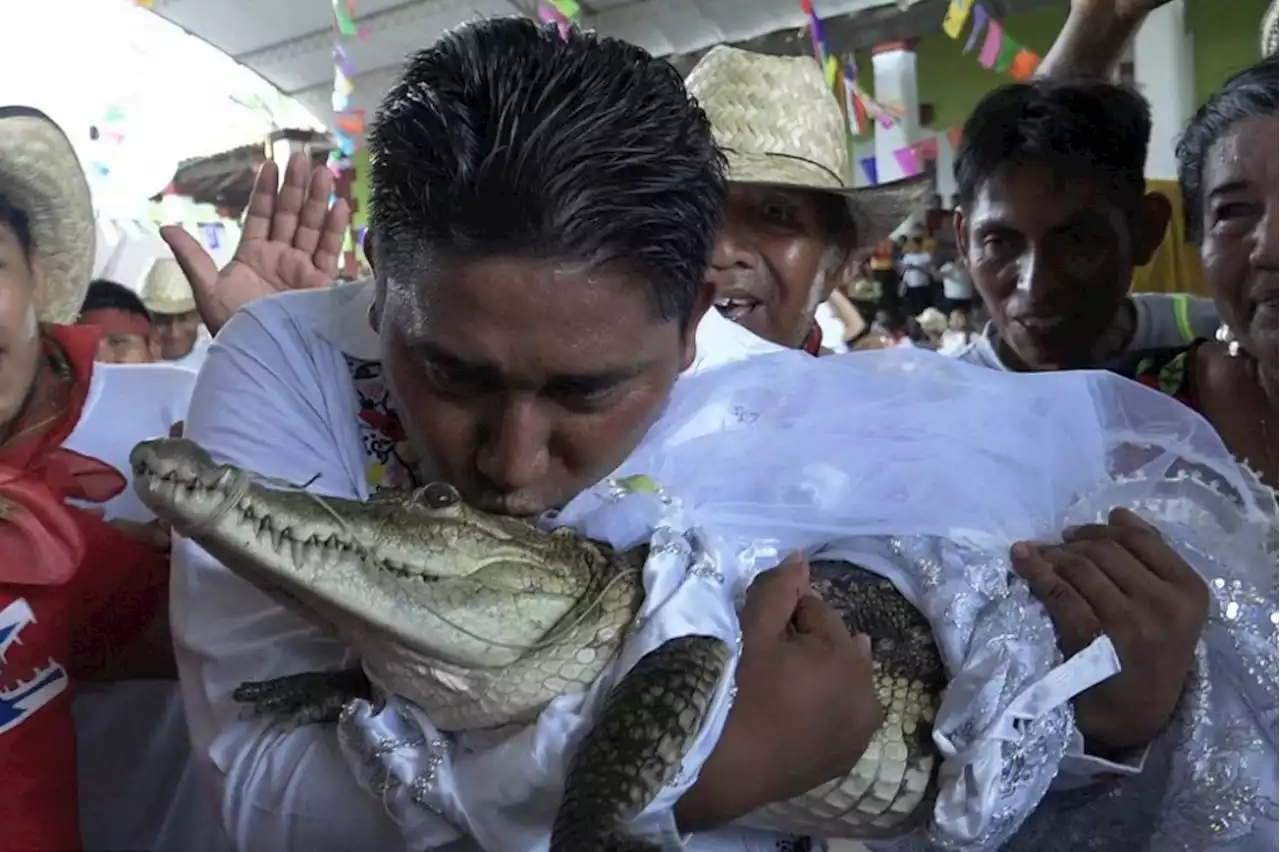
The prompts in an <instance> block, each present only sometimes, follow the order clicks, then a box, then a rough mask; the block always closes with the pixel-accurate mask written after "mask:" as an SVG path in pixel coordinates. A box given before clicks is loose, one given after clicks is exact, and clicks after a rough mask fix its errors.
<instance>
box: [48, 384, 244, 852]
mask: <svg viewBox="0 0 1280 852" xmlns="http://www.w3.org/2000/svg"><path fill="white" fill-rule="evenodd" d="M195 379H196V377H195V373H194V372H193V371H192V370H190V369H183V368H181V367H175V366H171V365H169V364H101V363H99V364H95V365H94V370H93V380H92V382H91V383H90V385H89V396H88V399H87V400H86V401H85V407H84V412H83V414H82V415H81V417H80V423H79V424H78V425H77V426H76V429H75V431H74V432H72V433H71V435H70V436H69V437H68V438H67V440H66V442H65V443H64V446H66V447H67V448H68V449H72V450H75V451H76V452H79V453H83V454H85V455H87V456H92V457H94V458H97V459H100V460H101V461H104V462H106V463H107V464H110V465H111V466H112V467H114V468H116V469H117V470H119V471H120V472H121V473H122V474H123V475H124V477H125V479H126V480H129V485H128V486H127V487H126V488H125V490H124V491H123V492H121V493H120V494H118V495H116V496H115V497H113V498H111V500H109V501H107V503H106V504H105V505H104V506H103V508H104V509H105V511H106V517H107V518H108V519H113V518H120V519H125V520H130V521H139V522H145V521H149V520H151V519H152V517H153V516H152V514H151V512H150V511H148V510H147V508H146V507H145V506H143V505H142V503H141V501H139V500H138V498H137V496H136V495H135V494H134V492H133V487H132V479H133V476H132V468H131V467H130V465H129V453H130V451H132V450H133V448H134V446H135V445H137V444H138V443H139V442H141V441H144V440H146V439H148V438H155V437H163V436H165V435H168V434H169V428H170V427H171V426H172V425H173V424H174V423H177V422H179V421H181V420H183V419H184V418H185V417H186V412H187V404H188V403H189V402H190V399H191V390H192V387H193V386H194V385H195ZM72 712H73V715H74V716H75V720H76V741H77V746H76V748H77V752H78V767H77V768H78V773H79V807H80V828H81V833H82V835H83V837H84V848H85V849H86V850H90V852H102V850H131V852H132V850H138V852H142V850H146V852H230V850H231V844H230V842H229V841H228V840H227V837H226V833H225V832H224V831H223V829H222V823H221V820H220V819H218V816H217V813H216V811H215V809H214V806H213V798H212V796H211V795H210V791H209V788H208V786H207V785H206V784H205V783H204V779H203V778H201V777H199V775H198V774H197V768H196V763H195V759H194V755H193V754H192V751H191V744H190V738H189V737H188V736H187V723H186V719H185V718H184V716H183V712H182V700H181V692H180V691H179V689H178V685H177V684H176V683H173V682H171V681H143V680H138V681H122V682H119V683H113V684H83V685H81V686H80V687H79V692H78V694H77V696H76V699H75V701H74V702H73V704H72Z"/></svg>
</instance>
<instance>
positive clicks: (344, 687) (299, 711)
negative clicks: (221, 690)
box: [231, 667, 374, 725]
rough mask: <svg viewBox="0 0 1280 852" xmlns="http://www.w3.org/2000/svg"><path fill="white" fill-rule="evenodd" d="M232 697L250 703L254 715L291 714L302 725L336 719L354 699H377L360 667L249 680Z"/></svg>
mask: <svg viewBox="0 0 1280 852" xmlns="http://www.w3.org/2000/svg"><path fill="white" fill-rule="evenodd" d="M231 697H232V698H233V699H235V700H236V701H237V702H239V703H240V704H244V705H246V706H247V707H248V708H249V711H250V715H252V716H289V717H291V718H292V719H293V721H294V722H296V723H297V724H299V725H319V724H324V723H326V722H336V721H338V716H339V715H340V714H341V713H342V708H343V707H344V706H345V705H346V703H347V702H348V701H350V700H352V699H353V698H363V699H365V700H366V701H372V700H374V694H373V686H372V685H371V684H370V683H369V678H368V677H366V676H365V673H364V670H363V669H361V668H358V667H357V668H353V669H341V670H338V671H327V672H303V673H302V674H296V675H286V676H285V677H277V678H272V679H271V680H258V681H249V682H247V683H242V684H240V686H238V687H237V688H236V691H235V692H234V693H232V696H231Z"/></svg>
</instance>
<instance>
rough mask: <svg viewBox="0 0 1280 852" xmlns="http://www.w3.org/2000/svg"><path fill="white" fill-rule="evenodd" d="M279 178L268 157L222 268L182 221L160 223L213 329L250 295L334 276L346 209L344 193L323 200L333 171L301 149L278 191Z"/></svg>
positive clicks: (325, 283)
mask: <svg viewBox="0 0 1280 852" xmlns="http://www.w3.org/2000/svg"><path fill="white" fill-rule="evenodd" d="M277 185H280V184H279V178H278V172H277V169H276V164H275V163H273V162H272V161H270V160H267V161H266V162H264V163H263V164H262V166H261V167H260V168H259V169H258V175H257V177H256V178H255V179H254V182H253V192H252V194H251V195H250V198H249V211H248V213H247V214H246V216H245V220H244V228H243V229H242V230H241V234H240V244H239V245H237V246H236V253H235V256H234V257H233V258H232V259H231V262H230V263H228V264H227V265H226V266H225V267H223V269H222V270H221V271H219V270H218V267H217V265H216V264H215V263H214V262H213V258H212V257H210V256H209V253H208V252H207V251H205V250H204V247H203V246H201V245H200V243H199V242H197V241H196V240H195V238H194V237H192V236H191V235H190V234H188V233H187V232H186V231H185V230H183V229H182V228H181V227H178V226H176V225H169V226H166V227H164V228H161V229H160V236H162V237H163V238H164V241H165V242H166V243H168V245H169V248H170V250H172V251H173V256H174V258H175V259H177V261H178V264H179V265H180V266H181V267H182V271H183V272H185V273H186V275H187V280H188V281H190V282H191V290H192V292H193V293H194V294H195V298H196V307H197V308H198V309H199V311H200V318H201V319H202V320H204V324H205V325H206V326H207V327H208V329H209V332H210V333H211V334H217V333H218V331H219V329H221V328H222V326H223V325H225V324H226V322H227V320H229V319H231V315H232V314H234V313H235V312H236V311H238V310H239V309H240V308H241V307H243V306H244V305H246V304H248V303H249V302H252V301H254V300H256V299H261V298H262V297H264V296H270V295H272V294H273V293H282V292H284V291H286V290H306V289H310V288H313V287H328V286H329V285H330V284H332V283H333V282H334V279H336V278H337V275H338V262H339V260H340V259H341V256H342V243H343V239H344V238H345V236H346V232H347V228H348V226H349V225H350V223H351V211H350V209H349V208H348V207H347V202H346V201H345V200H342V199H339V200H338V202H337V203H336V204H334V205H333V207H330V206H329V198H330V196H331V194H332V193H333V175H332V174H331V173H330V172H329V170H328V169H326V168H324V167H323V166H320V167H318V168H316V169H314V170H313V169H312V168H311V164H310V163H309V162H308V160H307V156H306V155H305V154H300V153H299V154H294V155H293V156H291V157H290V158H289V164H288V166H286V167H285V172H284V183H283V184H282V185H280V189H279V191H278V192H277V191H276V186H277Z"/></svg>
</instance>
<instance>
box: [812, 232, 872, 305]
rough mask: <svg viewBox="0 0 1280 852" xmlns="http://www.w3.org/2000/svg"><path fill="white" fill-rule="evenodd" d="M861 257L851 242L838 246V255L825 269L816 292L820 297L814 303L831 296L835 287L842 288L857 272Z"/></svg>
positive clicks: (823, 300)
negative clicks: (820, 288)
mask: <svg viewBox="0 0 1280 852" xmlns="http://www.w3.org/2000/svg"><path fill="white" fill-rule="evenodd" d="M860 261H861V257H860V256H859V254H858V252H857V251H855V250H854V246H853V245H852V244H848V245H841V246H840V257H839V260H837V261H836V262H835V263H834V264H832V265H831V268H830V269H828V270H827V272H826V275H825V276H824V277H823V282H822V291H821V292H820V293H819V294H818V295H819V296H821V297H822V298H820V299H818V300H817V302H815V304H819V305H820V304H822V303H823V302H825V301H826V300H827V299H829V298H831V294H832V292H834V291H835V290H836V289H837V288H839V289H840V290H844V287H843V285H844V284H846V283H848V282H849V281H852V280H853V277H854V275H856V274H857V272H858V263H859V262H860Z"/></svg>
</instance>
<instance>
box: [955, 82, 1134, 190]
mask: <svg viewBox="0 0 1280 852" xmlns="http://www.w3.org/2000/svg"><path fill="white" fill-rule="evenodd" d="M1150 141H1151V106H1150V105H1149V104H1148V103H1147V101H1146V99H1145V98H1143V97H1142V95H1140V94H1138V93H1137V92H1136V91H1134V90H1133V89H1131V88H1129V87H1127V86H1120V85H1116V84H1114V83H1105V82H1102V81H1099V80H1051V79H1040V80H1033V81H1031V82H1027V83H1014V84H1012V85H1009V86H1002V87H1001V88H999V89H996V90H995V91H993V92H991V93H990V94H988V95H987V96H986V97H984V98H983V99H982V100H981V101H979V102H978V105H977V106H976V107H974V109H973V113H972V114H971V115H970V116H969V118H968V120H967V121H966V122H965V125H964V136H963V138H962V139H961V142H960V149H959V150H958V151H957V152H956V159H955V177H956V189H957V193H958V194H959V196H960V203H961V204H962V205H964V206H966V207H967V206H968V205H969V204H970V203H971V202H972V201H973V199H974V196H975V195H976V194H977V192H978V189H979V187H980V186H981V184H982V183H983V182H984V181H987V180H990V179H991V178H992V177H994V176H995V175H997V174H998V173H1000V172H1001V171H1002V170H1004V169H1008V168H1010V167H1017V166H1042V167H1045V168H1047V169H1050V170H1051V171H1052V173H1053V174H1054V175H1055V176H1057V178H1058V179H1059V180H1060V181H1062V182H1063V184H1064V185H1065V184H1066V183H1068V182H1070V181H1089V182H1097V183H1100V184H1101V185H1102V186H1103V187H1104V188H1105V189H1106V191H1107V195H1108V197H1109V198H1110V199H1111V200H1112V201H1113V202H1114V203H1115V204H1116V205H1117V206H1119V207H1120V208H1121V209H1123V210H1125V211H1126V212H1127V213H1129V214H1130V215H1133V214H1136V213H1137V211H1138V208H1139V205H1140V203H1141V201H1142V198H1143V196H1144V195H1145V194H1146V178H1145V170H1146V165H1147V146H1148V144H1149V143H1150Z"/></svg>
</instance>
